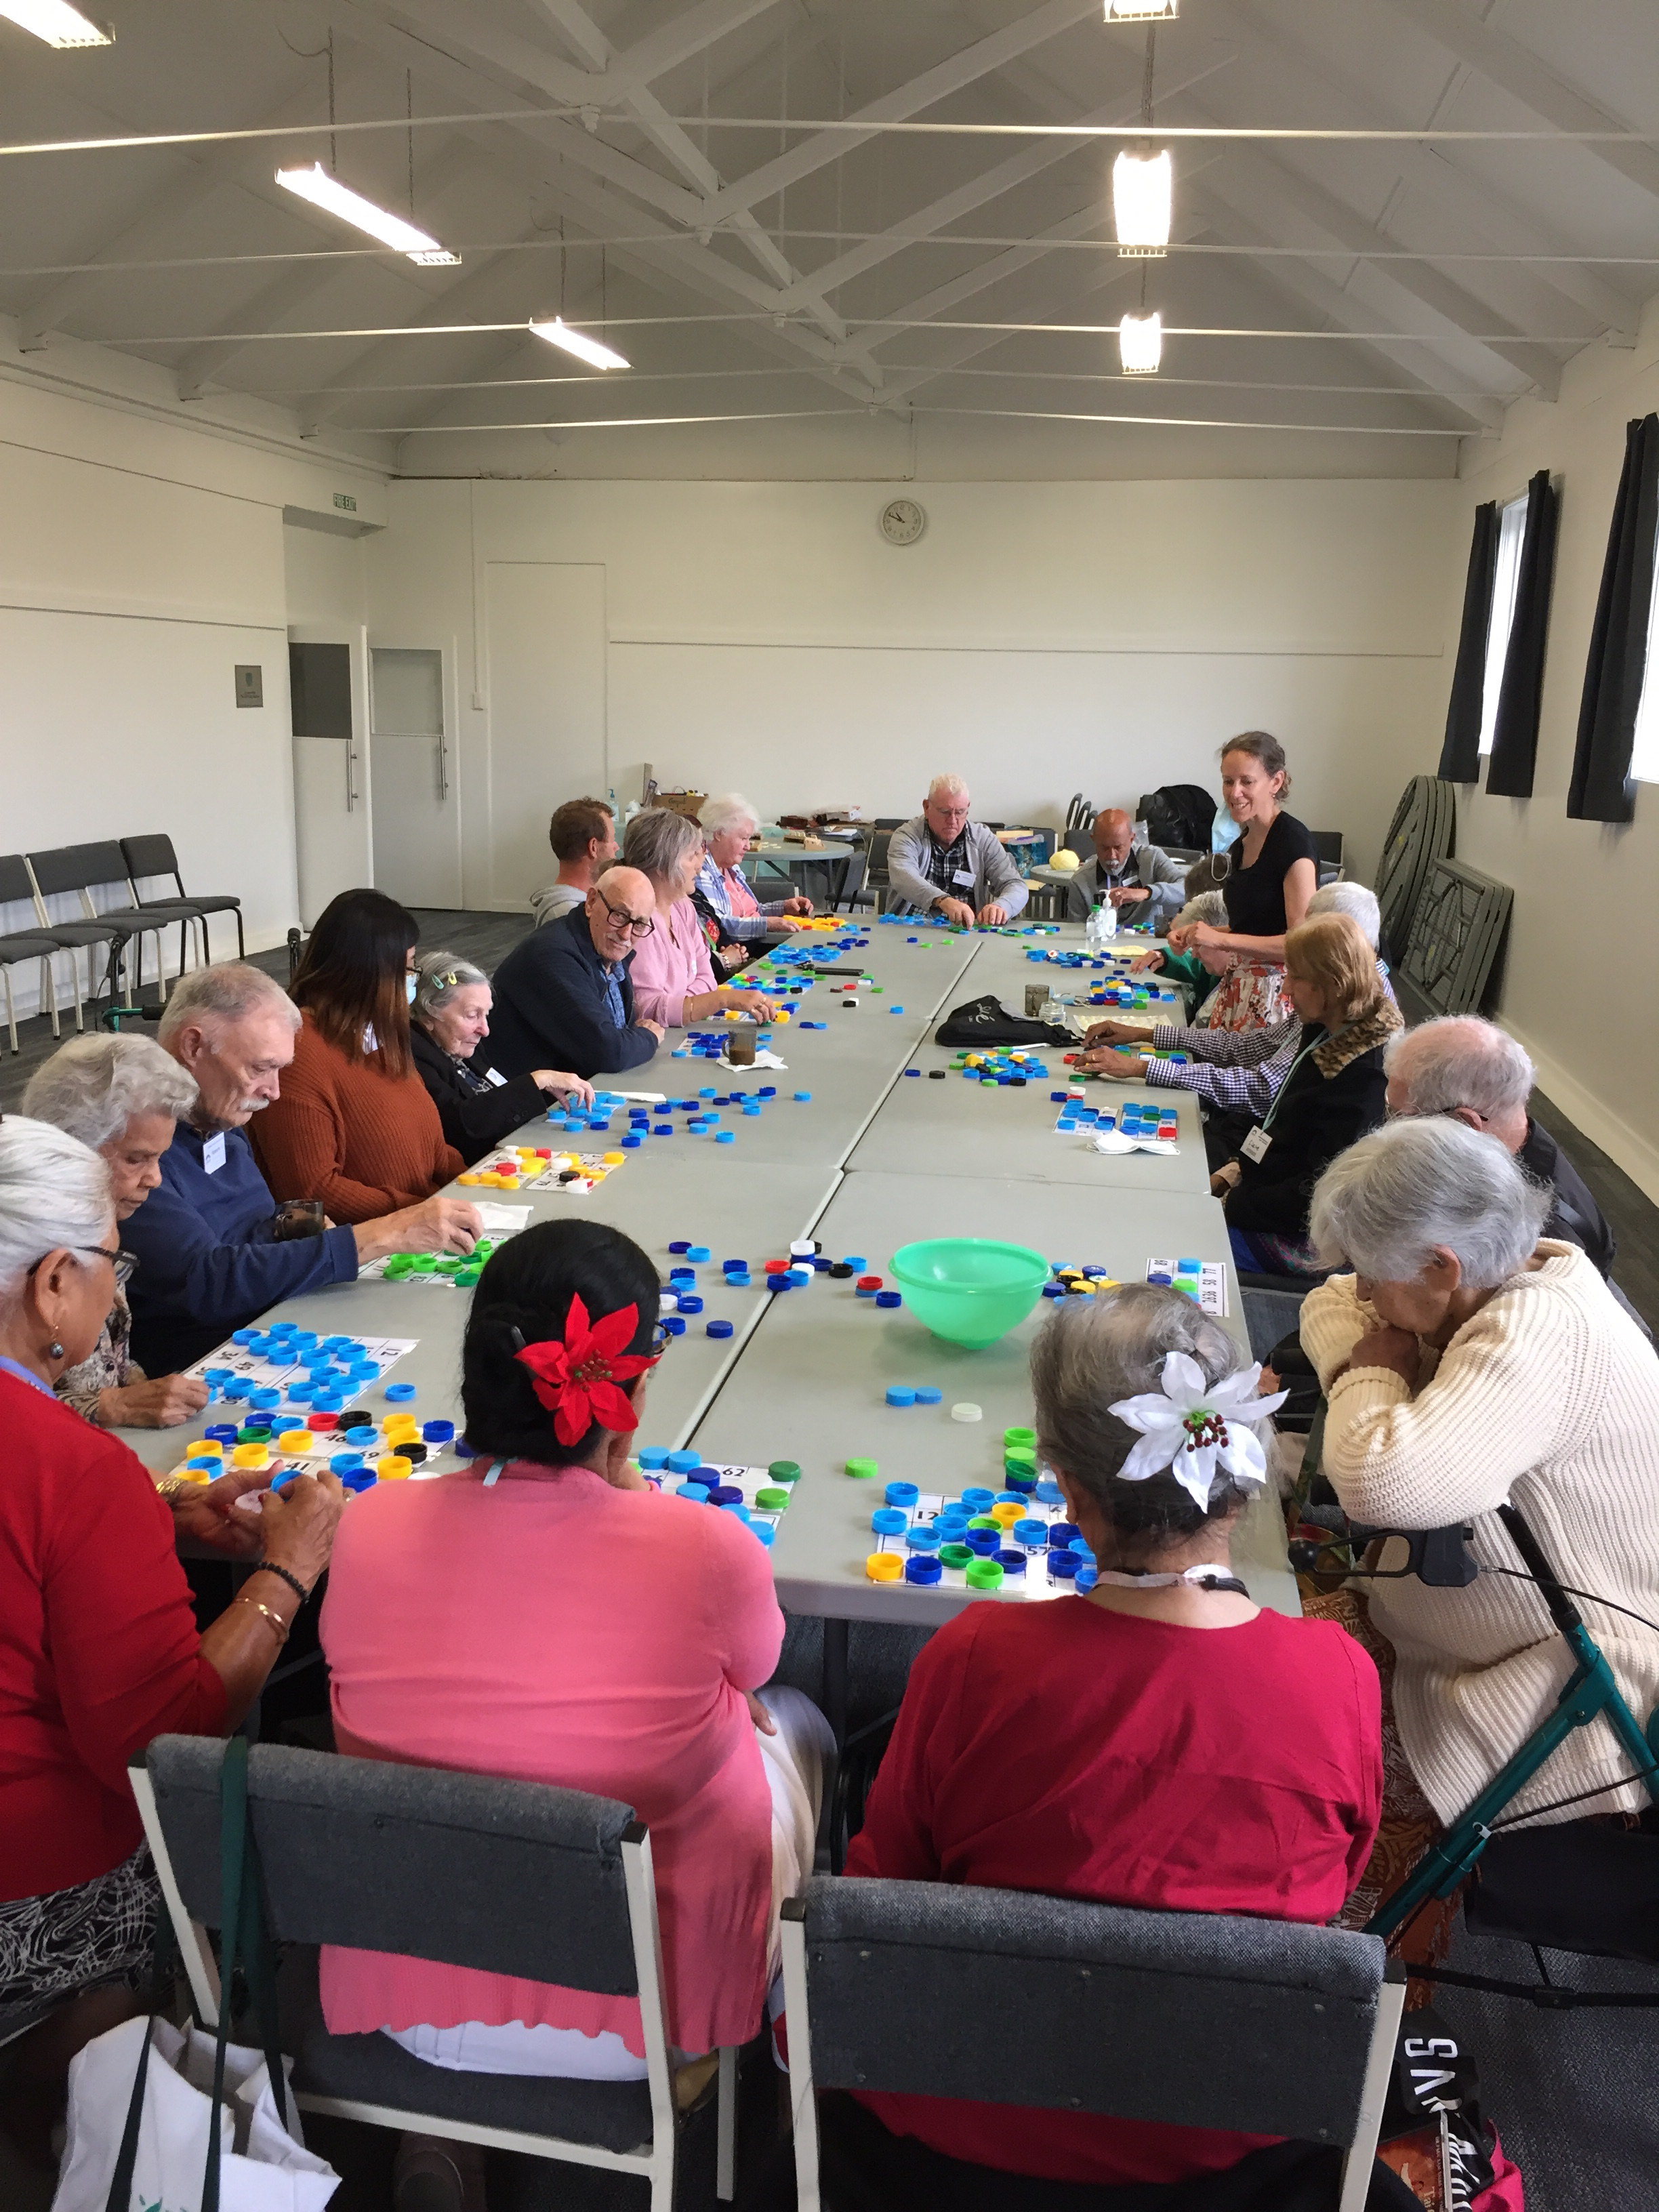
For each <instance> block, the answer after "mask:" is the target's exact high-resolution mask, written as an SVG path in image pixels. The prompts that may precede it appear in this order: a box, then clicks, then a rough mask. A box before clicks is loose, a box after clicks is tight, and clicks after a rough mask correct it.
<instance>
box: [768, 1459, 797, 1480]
mask: <svg viewBox="0 0 1659 2212" xmlns="http://www.w3.org/2000/svg"><path fill="white" fill-rule="evenodd" d="M766 1472H767V1473H768V1474H769V1475H770V1476H771V1478H772V1480H773V1481H774V1482H799V1480H800V1468H799V1465H798V1464H797V1462H795V1461H794V1460H793V1459H775V1460H774V1461H773V1462H772V1464H771V1466H770V1467H769V1468H767V1470H766Z"/></svg>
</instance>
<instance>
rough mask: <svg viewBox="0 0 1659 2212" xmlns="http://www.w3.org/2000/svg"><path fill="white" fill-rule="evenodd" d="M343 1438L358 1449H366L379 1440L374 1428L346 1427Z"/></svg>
mask: <svg viewBox="0 0 1659 2212" xmlns="http://www.w3.org/2000/svg"><path fill="white" fill-rule="evenodd" d="M345 1440H346V1442H347V1443H349V1444H355V1445H356V1446H357V1447H358V1449H360V1450H362V1451H368V1449H369V1447H370V1446H371V1445H372V1444H375V1443H379V1442H380V1437H379V1436H378V1434H377V1432H376V1431H374V1429H348V1430H347V1431H346V1432H345Z"/></svg>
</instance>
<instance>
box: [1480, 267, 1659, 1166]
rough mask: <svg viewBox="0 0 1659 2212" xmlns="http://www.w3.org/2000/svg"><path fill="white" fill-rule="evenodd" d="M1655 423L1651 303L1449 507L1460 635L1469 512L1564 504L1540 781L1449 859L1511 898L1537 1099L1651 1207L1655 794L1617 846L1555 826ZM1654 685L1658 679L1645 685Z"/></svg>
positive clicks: (1657, 328)
mask: <svg viewBox="0 0 1659 2212" xmlns="http://www.w3.org/2000/svg"><path fill="white" fill-rule="evenodd" d="M1656 407H1659V303H1655V304H1654V305H1653V306H1650V308H1649V310H1648V313H1647V316H1646V318H1645V319H1644V327H1643V331H1642V334H1641V337H1640V341H1639V343H1638V345H1637V347H1636V349H1634V351H1629V352H1619V351H1613V350H1611V349H1607V348H1606V347H1601V346H1596V347H1591V348H1589V349H1587V350H1586V351H1585V352H1583V354H1580V355H1579V356H1577V359H1576V360H1574V361H1572V362H1570V363H1569V364H1568V367H1567V369H1566V373H1565V376H1564V378H1563V380H1562V387H1561V396H1560V398H1559V402H1558V403H1557V404H1554V405H1553V406H1546V405H1544V404H1541V403H1538V402H1533V401H1522V402H1520V403H1519V404H1516V406H1515V407H1513V408H1511V409H1510V414H1509V418H1508V421H1507V423H1506V425H1505V428H1504V435H1503V438H1502V441H1500V442H1499V443H1498V444H1497V445H1496V446H1492V445H1487V444H1485V443H1481V444H1478V445H1477V444H1471V446H1470V447H1468V458H1467V462H1466V468H1465V474H1464V477H1463V480H1462V483H1461V484H1460V485H1459V486H1458V491H1459V494H1460V499H1459V512H1458V516H1457V522H1456V530H1457V535H1458V538H1459V541H1460V543H1459V552H1458V562H1457V572H1456V574H1455V578H1454V580H1453V583H1452V586H1451V588H1450V590H1449V593H1448V597H1447V601H1446V608H1445V622H1446V625H1447V629H1448V632H1449V635H1454V636H1455V625H1456V623H1457V622H1458V619H1459V616H1460V612H1461V604H1462V570H1463V565H1464V563H1465V562H1466V561H1467V558H1468V540H1469V532H1470V529H1471V527H1472V523H1473V515H1474V508H1475V507H1476V506H1477V505H1478V504H1479V503H1480V501H1484V500H1490V499H1496V500H1498V501H1504V500H1506V499H1509V498H1511V497H1513V496H1514V495H1515V494H1516V493H1517V492H1519V491H1522V490H1523V489H1525V486H1526V483H1527V479H1528V477H1530V476H1531V475H1532V474H1533V473H1534V471H1536V470H1538V469H1546V468H1547V469H1548V470H1549V471H1551V474H1552V476H1553V477H1554V479H1555V481H1556V483H1557V486H1558V488H1559V492H1560V495H1561V508H1560V536H1559V543H1558V545H1557V550H1556V565H1555V591H1554V599H1553V607H1552V611H1551V616H1550V631H1549V649H1548V659H1547V664H1546V668H1545V678H1544V700H1543V714H1542V719H1541V726H1540V730H1539V739H1538V765H1537V773H1536V775H1535V777H1534V783H1533V795H1532V797H1531V798H1530V799H1490V798H1488V797H1487V796H1486V793H1485V792H1484V791H1481V790H1480V789H1479V788H1478V787H1476V788H1470V787H1464V788H1462V789H1460V791H1459V793H1458V809H1457V815H1458V819H1457V848H1456V849H1457V856H1458V858H1459V859H1460V860H1467V861H1468V864H1469V865H1470V866H1471V867H1475V868H1480V869H1481V870H1482V871H1483V872H1485V873H1486V874H1488V875H1492V876H1496V877H1497V878H1498V879H1499V880H1500V881H1501V882H1504V883H1506V884H1512V885H1513V887H1514V890H1515V907H1514V912H1513V915H1512V918H1511V921H1510V937H1509V954H1508V960H1507V963H1506V966H1505V970H1504V983H1503V995H1502V1002H1501V1008H1500V1012H1501V1016H1502V1018H1503V1020H1504V1023H1505V1024H1506V1025H1507V1026H1508V1027H1509V1028H1510V1029H1511V1030H1514V1032H1515V1034H1516V1036H1518V1037H1519V1038H1520V1039H1521V1040H1522V1042H1523V1043H1524V1044H1525V1045H1526V1046H1527V1048H1528V1050H1529V1051H1530V1052H1531V1053H1532V1054H1533V1057H1534V1060H1536V1061H1537V1062H1538V1068H1539V1079H1540V1080H1541V1083H1542V1085H1543V1086H1544V1088H1545V1089H1546V1090H1547V1091H1548V1092H1549V1093H1550V1095H1551V1096H1552V1097H1553V1098H1555V1099H1557V1100H1559V1103H1560V1104H1561V1105H1562V1107H1563V1108H1564V1109H1565V1111H1566V1112H1567V1113H1568V1114H1570V1115H1571V1116H1572V1118H1573V1120H1574V1121H1577V1123H1578V1124H1579V1126H1580V1127H1582V1128H1583V1130H1584V1132H1585V1133H1586V1134H1587V1135H1589V1137H1591V1138H1593V1139H1595V1142H1596V1143H1597V1144H1599V1145H1600V1146H1601V1147H1602V1148H1603V1150H1604V1151H1606V1152H1609V1153H1610V1154H1611V1155H1612V1156H1613V1158H1614V1159H1615V1160H1617V1161H1618V1163H1619V1164H1620V1166H1621V1167H1622V1168H1623V1169H1624V1170H1626V1173H1627V1174H1628V1175H1630V1176H1633V1177H1634V1178H1635V1180H1636V1181H1637V1182H1638V1183H1640V1184H1641V1186H1642V1188H1644V1190H1645V1191H1646V1192H1647V1194H1648V1195H1649V1196H1650V1198H1653V1199H1655V1200H1659V1130H1656V1124H1655V1119H1654V1099H1655V1097H1656V1094H1659V1028H1656V1024H1655V1022H1654V1020H1653V1018H1652V1014H1653V1006H1654V992H1653V983H1652V977H1651V972H1650V948H1651V946H1652V945H1653V944H1654V942H1655V940H1656V938H1659V788H1652V787H1645V786H1644V787H1643V788H1642V789H1641V790H1640V792H1639V793H1638V797H1637V802H1636V819H1635V820H1634V821H1633V822H1632V823H1629V824H1627V825H1626V826H1625V827H1623V828H1618V829H1614V828H1609V827H1606V826H1603V825H1600V824H1597V823H1591V822H1570V821H1568V820H1567V818H1566V799H1567V786H1568V782H1569V781H1570V779H1571V773H1572V755H1573V742H1574V738H1575V737H1576V735H1577V723H1578V706H1579V700H1580V698H1581V696H1582V694H1583V684H1584V661H1585V655H1586V653H1587V652H1588V649H1589V635H1590V626H1591V623H1592V622H1593V620H1594V618H1595V600H1596V594H1597V592H1598V591H1599V589H1600V586H1601V568H1602V563H1603V561H1604V559H1605V557H1606V553H1607V529H1608V525H1609V523H1610V521H1611V520H1612V515H1613V497H1614V494H1615V492H1616V491H1617V489H1618V484H1619V474H1620V468H1621V466H1622V465H1623V461H1624V452H1625V425H1626V422H1629V421H1631V420H1632V419H1633V418H1634V417H1636V416H1640V415H1645V414H1649V413H1650V412H1651V411H1652V410H1654V409H1655V408H1656ZM1650 680H1655V679H1650Z"/></svg>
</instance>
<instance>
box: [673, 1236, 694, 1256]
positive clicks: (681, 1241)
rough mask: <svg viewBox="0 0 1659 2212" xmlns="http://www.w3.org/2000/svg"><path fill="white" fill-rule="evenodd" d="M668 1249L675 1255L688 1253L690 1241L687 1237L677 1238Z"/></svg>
mask: <svg viewBox="0 0 1659 2212" xmlns="http://www.w3.org/2000/svg"><path fill="white" fill-rule="evenodd" d="M668 1249H669V1250H670V1251H671V1252H673V1253H676V1254H678V1253H681V1252H689V1251H690V1249H691V1240H690V1237H675V1238H674V1240H673V1242H672V1243H671V1244H670V1245H669V1247H668Z"/></svg>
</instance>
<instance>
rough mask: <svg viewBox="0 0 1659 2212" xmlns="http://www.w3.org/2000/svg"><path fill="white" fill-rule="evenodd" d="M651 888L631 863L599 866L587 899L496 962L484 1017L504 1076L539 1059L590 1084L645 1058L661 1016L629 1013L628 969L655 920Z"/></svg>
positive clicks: (651, 1048) (653, 1046) (657, 1037)
mask: <svg viewBox="0 0 1659 2212" xmlns="http://www.w3.org/2000/svg"><path fill="white" fill-rule="evenodd" d="M656 907H657V902H656V894H655V892H654V891H653V890H652V887H651V878H649V877H648V876H647V875H645V874H643V873H642V872H641V871H640V870H639V869H638V868H625V867H612V868H607V869H606V871H605V874H604V875H603V876H602V877H601V878H599V881H598V882H597V883H596V884H593V885H592V888H591V889H590V890H589V891H588V893H587V896H586V898H585V899H584V900H583V901H582V903H581V904H580V906H578V907H573V908H571V910H570V912H569V913H568V914H566V915H561V916H560V918H559V919H558V920H557V921H549V922H544V923H543V925H542V927H540V928H539V929H532V931H531V933H530V934H529V936H528V937H526V938H525V939H523V940H522V942H520V944H518V945H514V946H513V950H512V951H511V952H509V953H508V954H507V957H506V959H505V960H503V961H502V963H501V966H500V967H499V968H498V969H496V970H495V979H494V981H495V1006H494V1008H493V1010H492V1012H491V1015H490V1023H489V1036H490V1048H491V1053H492V1056H493V1058H494V1060H495V1066H497V1068H498V1069H499V1070H500V1071H501V1073H502V1074H503V1075H504V1076H506V1077H507V1079H508V1080H509V1081H511V1079H513V1077H514V1076H517V1075H526V1074H528V1073H530V1072H531V1071H532V1069H534V1068H538V1067H561V1068H569V1069H571V1070H572V1071H573V1072H574V1073H575V1074H577V1075H580V1076H581V1077H582V1078H584V1079H586V1081H589V1082H591V1081H592V1079H593V1078H594V1077H595V1076H599V1075H620V1074H621V1073H623V1070H624V1069H625V1068H629V1067H638V1066H641V1064H642V1063H643V1062H644V1061H646V1060H649V1059H650V1058H651V1057H652V1055H653V1053H654V1052H655V1051H656V1049H657V1047H658V1045H659V1042H661V1039H662V1034H663V1030H662V1024H661V1023H660V1022H653V1021H647V1020H645V1019H643V1018H641V1019H638V1020H636V1019H635V1013H634V986H633V983H632V981H631V980H630V978H629V969H631V968H632V966H633V963H634V955H635V951H637V949H638V947H639V946H640V945H641V944H642V943H643V942H644V940H645V939H647V937H649V936H650V934H651V933H652V931H653V928H654V927H656Z"/></svg>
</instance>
